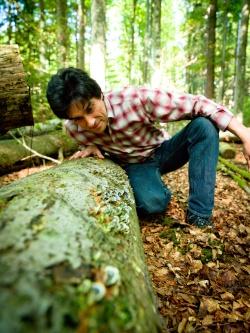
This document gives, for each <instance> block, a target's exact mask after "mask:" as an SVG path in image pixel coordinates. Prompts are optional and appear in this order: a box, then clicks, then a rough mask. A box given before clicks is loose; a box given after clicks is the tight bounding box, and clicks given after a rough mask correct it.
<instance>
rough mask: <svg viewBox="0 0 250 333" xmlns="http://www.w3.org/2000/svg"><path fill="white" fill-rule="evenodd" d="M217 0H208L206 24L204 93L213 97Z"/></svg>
mask: <svg viewBox="0 0 250 333" xmlns="http://www.w3.org/2000/svg"><path fill="white" fill-rule="evenodd" d="M216 11H217V0H210V5H209V7H208V13H207V14H208V26H207V59H206V61H207V78H206V87H205V95H206V97H208V98H214V66H215V32H216Z"/></svg>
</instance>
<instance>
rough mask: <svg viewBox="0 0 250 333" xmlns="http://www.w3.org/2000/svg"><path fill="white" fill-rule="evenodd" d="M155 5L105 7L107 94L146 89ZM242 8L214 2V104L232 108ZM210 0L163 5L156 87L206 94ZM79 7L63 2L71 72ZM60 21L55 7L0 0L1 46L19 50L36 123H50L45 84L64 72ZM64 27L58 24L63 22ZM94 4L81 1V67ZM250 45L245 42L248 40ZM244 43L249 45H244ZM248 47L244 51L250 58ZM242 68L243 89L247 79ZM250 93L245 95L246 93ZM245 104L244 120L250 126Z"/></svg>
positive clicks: (127, 2) (33, 0) (140, 0)
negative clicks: (139, 87)
mask: <svg viewBox="0 0 250 333" xmlns="http://www.w3.org/2000/svg"><path fill="white" fill-rule="evenodd" d="M152 3H153V0H147V1H146V0H124V1H122V0H117V1H114V0H108V1H106V16H107V19H106V22H107V24H106V41H107V47H106V79H107V83H106V87H107V89H110V88H113V87H115V86H123V85H127V84H134V85H144V84H149V83H150V81H151V75H152V74H154V73H153V71H152V69H153V68H154V64H153V63H152V61H153V58H152V47H153V41H152V38H153V37H152V36H153V33H152V29H154V27H153V25H152V20H153V18H152V17H153V16H152V15H153V11H152V8H153V7H152V6H153V5H152ZM241 6H242V1H234V0H218V10H217V27H216V59H215V64H216V67H215V89H216V91H215V93H216V99H217V100H218V101H219V102H221V103H224V104H226V105H227V106H229V107H232V106H233V89H234V76H235V49H236V43H237V26H238V22H239V19H240V17H239V15H240V12H241ZM208 7H209V0H204V1H200V0H184V1H181V0H175V1H174V0H163V1H162V2H161V36H160V37H161V50H160V51H161V54H160V57H161V78H160V80H159V82H157V84H163V85H165V86H171V87H177V88H179V90H187V91H189V92H191V93H194V94H197V93H201V94H203V93H204V87H205V78H206V75H205V74H206V54H205V49H206V28H207V10H208ZM77 11H78V4H77V2H76V1H73V0H67V17H66V19H67V22H66V23H64V25H65V27H63V28H64V31H65V33H66V31H67V34H68V45H67V62H66V64H65V65H66V66H76V57H77V47H78V43H77V41H78V40H79V36H78V34H79V33H78V13H77ZM59 24H60V23H59V19H58V13H57V8H56V1H49V0H19V1H13V0H5V1H4V0H0V43H1V44H8V43H12V44H13V43H17V44H18V45H19V48H20V53H21V56H22V58H23V64H24V69H25V73H26V75H27V81H28V84H29V86H30V90H31V96H32V106H33V113H34V118H35V121H36V122H38V121H45V120H46V119H50V118H53V117H54V116H53V114H52V112H51V111H50V110H49V106H48V104H47V102H46V96H45V92H46V86H47V82H48V80H49V78H50V77H51V75H52V74H54V73H55V72H56V71H57V70H58V68H59V67H60V66H61V65H60V62H59V59H58V55H59V54H60V41H59V38H58V28H59ZM61 24H62V23H61ZM91 24H92V23H91V0H86V1H85V62H86V63H85V68H86V70H88V68H89V57H90V48H91ZM248 41H249V37H248ZM248 44H249V43H248ZM249 52H250V48H249V45H248V49H247V55H248V57H247V59H249ZM249 75H250V62H249V61H248V62H247V68H246V86H247V85H249V84H248V83H249V80H250V77H249ZM248 93H249V92H248ZM249 103H250V102H249V99H247V98H246V100H245V105H244V121H245V123H246V124H249V122H250V121H249V118H250V111H249Z"/></svg>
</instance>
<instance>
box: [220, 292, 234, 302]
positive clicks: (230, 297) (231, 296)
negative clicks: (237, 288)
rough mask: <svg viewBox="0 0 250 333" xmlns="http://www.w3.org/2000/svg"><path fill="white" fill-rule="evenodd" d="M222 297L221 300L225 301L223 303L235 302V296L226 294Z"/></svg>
mask: <svg viewBox="0 0 250 333" xmlns="http://www.w3.org/2000/svg"><path fill="white" fill-rule="evenodd" d="M220 297H221V299H223V301H233V300H234V295H233V294H231V293H229V292H225V293H224V294H221V295H220Z"/></svg>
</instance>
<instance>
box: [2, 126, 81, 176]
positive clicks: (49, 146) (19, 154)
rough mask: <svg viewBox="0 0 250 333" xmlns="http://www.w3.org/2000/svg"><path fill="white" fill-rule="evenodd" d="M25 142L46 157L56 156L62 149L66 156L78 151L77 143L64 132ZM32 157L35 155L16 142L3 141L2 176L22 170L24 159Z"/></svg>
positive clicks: (27, 139) (29, 139) (28, 139)
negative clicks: (12, 171)
mask: <svg viewBox="0 0 250 333" xmlns="http://www.w3.org/2000/svg"><path fill="white" fill-rule="evenodd" d="M25 140H26V144H27V145H28V146H29V147H30V148H32V149H33V150H35V151H37V152H38V153H39V154H42V155H46V156H55V155H57V154H58V152H59V150H60V149H62V150H63V152H64V153H65V154H66V155H67V153H73V152H74V151H75V150H76V149H77V144H76V142H75V141H74V140H73V139H71V138H70V137H69V136H68V135H66V134H64V133H62V131H56V132H52V133H50V134H44V135H41V136H37V137H33V138H32V137H31V138H26V139H25ZM31 155H33V153H32V152H30V151H29V150H27V149H26V148H25V147H23V146H22V145H21V144H20V143H18V142H17V141H16V140H13V139H12V140H2V141H1V142H0V175H1V174H5V173H8V172H10V171H11V170H15V171H16V170H20V169H21V168H22V166H23V163H22V159H24V158H27V157H29V156H31Z"/></svg>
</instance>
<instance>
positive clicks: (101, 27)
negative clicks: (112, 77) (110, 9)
mask: <svg viewBox="0 0 250 333" xmlns="http://www.w3.org/2000/svg"><path fill="white" fill-rule="evenodd" d="M105 23H106V8H105V0H93V1H92V5H91V29H92V45H91V56H90V74H91V76H92V77H93V78H94V79H96V80H97V82H98V83H99V84H100V86H101V87H102V89H105V44H106V43H105V31H106V24H105Z"/></svg>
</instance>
